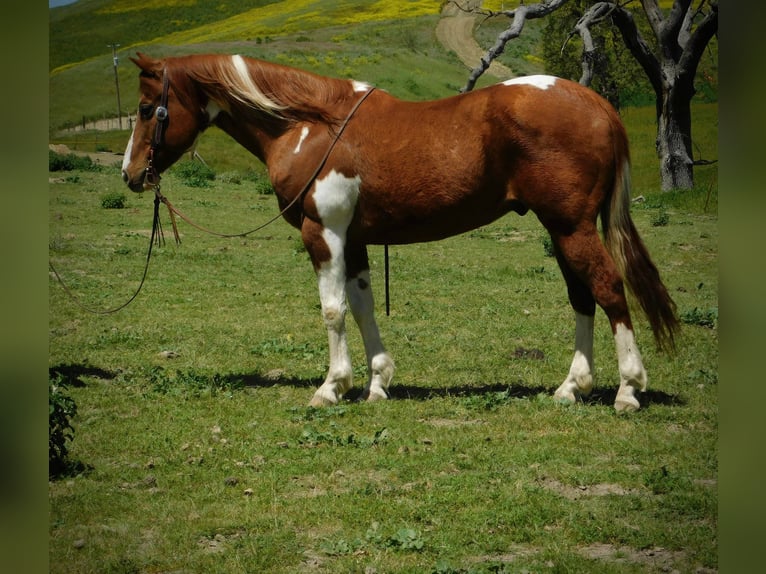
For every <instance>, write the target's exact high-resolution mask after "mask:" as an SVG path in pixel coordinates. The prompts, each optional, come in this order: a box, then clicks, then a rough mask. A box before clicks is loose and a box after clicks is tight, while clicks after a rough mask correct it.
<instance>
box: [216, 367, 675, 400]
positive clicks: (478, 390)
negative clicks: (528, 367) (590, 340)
mask: <svg viewBox="0 0 766 574" xmlns="http://www.w3.org/2000/svg"><path fill="white" fill-rule="evenodd" d="M224 378H225V380H227V382H230V383H234V384H241V385H244V386H247V387H251V388H254V387H273V386H275V385H284V386H290V387H295V388H302V389H315V388H318V387H319V385H321V384H322V381H323V379H322V378H311V379H304V378H299V377H285V376H279V377H271V376H269V375H268V374H261V373H248V374H230V375H226V376H225V377H224ZM553 391H554V389H553V388H549V387H543V386H540V385H528V384H526V383H525V382H524V381H518V382H516V383H499V382H498V383H490V384H486V383H485V384H476V385H458V386H454V387H442V388H433V387H419V386H417V385H407V384H402V385H399V384H396V383H394V384H392V385H391V387H390V388H389V389H388V395H389V398H390V399H392V400H404V401H428V400H431V399H434V398H450V397H466V398H467V397H488V396H491V395H496V394H500V393H502V394H503V395H504V397H505V398H507V399H530V398H534V397H538V396H540V395H547V396H550V397H551V400H552V397H553ZM363 392H364V390H363V388H362V386H361V385H356V386H355V387H353V388H352V389H350V390H349V391H348V392H347V393H346V394H345V395H344V397H343V401H344V402H358V401H362V400H364V398H365V397H364V396H363ZM616 394H617V389H616V388H609V387H604V388H598V389H594V390H593V392H591V394H590V395H589V396H588V397H586V398H585V399H584V400H583V402H584V403H585V404H586V405H600V406H610V407H611V406H612V405H614V399H615V396H616ZM639 400H640V401H641V404H642V408H646V407H648V406H651V405H666V406H667V405H673V406H679V405H683V404H685V403H686V401H684V400H683V399H682V398H681V397H679V396H678V395H671V394H668V393H665V392H664V391H658V390H654V389H651V390H647V391H646V392H644V393H641V395H640V396H639Z"/></svg>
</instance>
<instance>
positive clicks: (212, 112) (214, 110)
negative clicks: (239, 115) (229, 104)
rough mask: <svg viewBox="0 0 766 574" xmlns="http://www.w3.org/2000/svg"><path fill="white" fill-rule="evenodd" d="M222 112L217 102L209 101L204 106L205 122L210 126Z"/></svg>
mask: <svg viewBox="0 0 766 574" xmlns="http://www.w3.org/2000/svg"><path fill="white" fill-rule="evenodd" d="M222 111H223V108H222V107H221V106H220V105H219V104H218V102H215V101H213V100H210V101H209V102H208V103H207V106H205V113H206V114H207V121H208V122H210V123H211V124H212V123H213V122H214V121H215V119H216V118H217V117H218V114H220V113H221V112H222Z"/></svg>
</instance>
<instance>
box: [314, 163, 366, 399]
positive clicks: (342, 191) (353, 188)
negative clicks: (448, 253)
mask: <svg viewBox="0 0 766 574" xmlns="http://www.w3.org/2000/svg"><path fill="white" fill-rule="evenodd" d="M360 184H361V179H360V178H359V176H356V177H353V178H348V177H345V176H343V175H341V174H339V173H337V172H335V171H332V172H330V173H329V174H328V175H327V177H325V178H323V179H321V180H317V182H316V185H315V189H314V203H315V205H316V207H317V212H318V213H319V216H320V217H321V218H322V223H323V225H324V231H323V233H322V237H323V239H324V241H325V243H326V244H327V247H328V248H329V250H330V260H329V261H327V262H325V263H323V264H322V265H321V267H320V268H319V270H318V271H317V277H318V282H319V298H320V300H321V302H322V317H323V319H324V322H325V325H326V326H327V335H328V342H329V350H330V368H329V370H328V373H327V378H326V379H325V381H324V383H322V385H321V386H320V387H319V389H317V391H316V393H315V394H314V397H313V398H312V399H311V403H310V405H311V406H326V405H334V404H337V403H338V401H339V400H340V398H341V397H342V396H343V393H345V392H346V391H347V390H348V389H349V388H350V387H351V385H352V383H353V380H352V376H353V370H352V366H351V357H350V355H349V352H348V344H347V342H346V324H345V316H346V263H345V260H344V256H343V248H344V245H345V243H346V230H347V229H348V225H349V223H351V218H352V217H353V216H354V209H355V208H356V202H357V199H358V197H359V186H360Z"/></svg>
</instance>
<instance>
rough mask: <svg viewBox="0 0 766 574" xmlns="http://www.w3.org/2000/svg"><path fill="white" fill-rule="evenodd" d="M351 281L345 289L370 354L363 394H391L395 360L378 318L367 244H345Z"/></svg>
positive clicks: (373, 397) (374, 397) (370, 396)
mask: <svg viewBox="0 0 766 574" xmlns="http://www.w3.org/2000/svg"><path fill="white" fill-rule="evenodd" d="M346 267H347V275H348V281H347V282H346V293H347V294H348V302H349V305H350V307H351V313H352V314H353V315H354V320H355V321H356V324H357V325H358V326H359V332H360V333H361V334H362V340H363V341H364V351H365V355H366V356H367V372H368V374H369V379H368V381H367V385H366V386H365V388H364V392H363V394H362V397H363V398H366V399H367V400H368V401H375V400H380V399H387V398H388V386H389V384H390V383H391V379H392V378H393V376H394V361H393V359H391V356H390V355H389V354H388V353H387V352H386V349H385V347H384V346H383V342H382V341H381V339H380V331H379V330H378V324H377V323H376V322H375V313H374V311H375V303H374V300H373V295H372V287H371V285H370V269H369V265H368V261H367V249H366V247H364V246H359V247H356V248H354V247H351V246H347V247H346Z"/></svg>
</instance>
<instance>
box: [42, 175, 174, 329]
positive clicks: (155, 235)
mask: <svg viewBox="0 0 766 574" xmlns="http://www.w3.org/2000/svg"><path fill="white" fill-rule="evenodd" d="M157 193H158V194H159V185H157ZM173 227H174V228H175V224H174V225H173ZM155 240H156V242H157V244H158V245H159V244H160V243H163V244H164V243H165V237H164V235H163V233H162V223H161V222H160V198H159V196H158V197H155V198H154V217H153V219H152V234H151V237H150V238H149V249H148V251H147V253H146V263H145V264H144V273H143V275H142V276H141V282H140V283H139V284H138V288H136V291H135V293H133V295H132V296H131V297H130V299H128V300H127V301H126V302H125V303H123V304H122V305H119V306H118V307H114V308H113V309H106V310H103V309H94V308H93V307H89V306H87V305H85V304H84V303H83V302H82V301H80V299H78V298H77V297H76V296H75V294H74V293H72V291H71V289H69V287H68V286H67V284H66V283H64V280H63V279H62V278H61V275H59V272H58V271H57V270H56V268H55V267H54V265H53V263H51V261H50V260H48V267H50V268H51V271H53V274H54V275H55V276H56V279H57V280H58V282H59V283H60V284H61V287H62V288H63V289H64V292H65V293H66V294H67V295H69V297H70V298H71V299H72V301H74V302H75V303H76V304H77V305H78V306H79V307H80V308H82V309H84V310H85V311H88V312H89V313H94V314H96V315H109V314H111V313H116V312H117V311H119V310H121V309H124V308H125V307H127V306H128V305H129V304H130V303H132V302H133V300H134V299H135V298H136V297H138V294H139V293H140V292H141V288H142V287H143V286H144V281H146V275H147V273H148V272H149V260H150V259H151V257H152V246H153V245H154V243H155Z"/></svg>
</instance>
